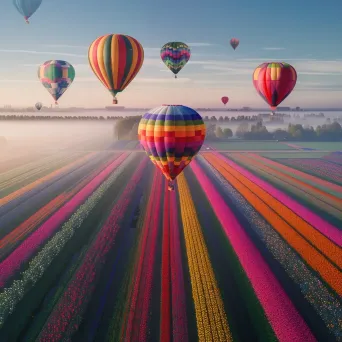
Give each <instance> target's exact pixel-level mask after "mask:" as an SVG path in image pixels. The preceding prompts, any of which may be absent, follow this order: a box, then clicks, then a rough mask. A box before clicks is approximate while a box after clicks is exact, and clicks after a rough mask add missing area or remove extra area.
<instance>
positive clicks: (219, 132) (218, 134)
mask: <svg viewBox="0 0 342 342" xmlns="http://www.w3.org/2000/svg"><path fill="white" fill-rule="evenodd" d="M215 135H216V138H219V139H221V138H223V131H222V128H221V127H220V126H217V127H216V130H215Z"/></svg>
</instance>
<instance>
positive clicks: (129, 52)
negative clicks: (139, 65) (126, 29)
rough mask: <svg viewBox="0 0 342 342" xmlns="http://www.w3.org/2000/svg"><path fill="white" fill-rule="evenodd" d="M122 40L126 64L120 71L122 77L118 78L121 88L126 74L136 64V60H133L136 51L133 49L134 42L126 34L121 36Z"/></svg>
mask: <svg viewBox="0 0 342 342" xmlns="http://www.w3.org/2000/svg"><path fill="white" fill-rule="evenodd" d="M123 41H124V43H125V51H126V66H125V68H124V69H123V72H122V78H121V80H120V88H122V86H123V84H125V83H126V80H127V76H128V75H129V74H130V71H131V70H132V69H134V67H135V65H136V61H134V59H135V58H134V55H135V54H136V52H135V51H134V49H133V45H134V42H133V41H132V40H131V39H129V37H128V36H126V37H123Z"/></svg>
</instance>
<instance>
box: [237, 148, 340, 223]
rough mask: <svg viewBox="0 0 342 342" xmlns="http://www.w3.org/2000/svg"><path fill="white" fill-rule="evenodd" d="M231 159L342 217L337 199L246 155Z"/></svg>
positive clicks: (287, 190)
mask: <svg viewBox="0 0 342 342" xmlns="http://www.w3.org/2000/svg"><path fill="white" fill-rule="evenodd" d="M230 158H231V159H232V160H234V161H236V162H237V163H239V164H242V166H244V167H246V168H247V169H249V170H251V171H252V172H253V173H254V174H257V175H262V176H263V177H266V178H267V180H271V183H275V184H278V185H279V184H280V187H283V188H285V189H286V192H290V193H291V192H292V193H295V194H296V195H299V197H301V198H303V199H304V200H306V201H308V200H309V201H310V203H312V204H313V205H316V207H318V208H319V209H321V210H322V209H323V210H325V211H326V212H327V213H329V214H330V215H332V216H335V217H336V218H337V219H339V218H341V217H342V216H341V215H342V211H341V209H340V205H339V203H338V201H339V199H338V198H337V197H335V196H333V195H331V194H329V193H327V192H325V191H323V190H321V189H318V188H315V187H312V186H311V185H309V184H306V183H304V182H302V181H300V180H297V179H296V178H295V177H291V176H288V175H286V174H283V173H282V172H280V171H278V170H275V169H273V168H270V167H268V166H266V165H264V164H262V163H260V162H258V161H257V160H254V159H251V158H248V157H246V156H244V155H234V156H230Z"/></svg>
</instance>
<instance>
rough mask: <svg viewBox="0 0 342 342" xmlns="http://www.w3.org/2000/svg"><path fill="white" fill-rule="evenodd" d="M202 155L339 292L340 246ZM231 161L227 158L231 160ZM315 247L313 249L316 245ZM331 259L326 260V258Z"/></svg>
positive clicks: (256, 187) (241, 177)
mask: <svg viewBox="0 0 342 342" xmlns="http://www.w3.org/2000/svg"><path fill="white" fill-rule="evenodd" d="M205 158H206V159H207V160H208V161H209V162H210V163H211V164H212V165H213V166H214V167H215V168H216V169H217V170H218V171H219V172H220V173H221V174H222V175H223V176H224V177H225V178H226V179H227V180H228V181H229V182H230V183H231V184H232V185H233V186H234V188H235V189H237V190H238V191H239V192H240V193H241V194H242V195H243V196H244V197H245V198H246V199H247V201H248V202H249V203H251V204H252V205H253V207H254V208H255V209H256V210H257V211H258V212H259V213H260V214H261V215H262V216H263V217H264V218H265V219H266V220H267V221H268V222H269V223H270V224H271V225H272V226H273V227H274V229H275V230H277V231H278V233H279V234H280V235H281V236H282V237H283V238H284V239H285V240H286V241H287V242H288V244H289V245H291V246H292V248H294V249H295V250H296V251H297V252H298V254H299V255H300V256H301V257H302V258H303V259H304V260H305V261H306V262H307V263H308V264H309V265H310V266H311V267H312V268H313V269H314V270H315V271H316V272H318V273H319V274H320V276H321V277H322V278H323V279H324V280H325V281H326V282H327V283H328V284H329V285H330V286H331V288H332V289H334V290H335V291H336V292H337V293H338V294H339V295H342V274H341V272H340V271H339V269H338V267H336V266H335V265H334V264H333V263H332V262H331V260H332V261H334V262H335V264H336V265H341V263H342V256H341V253H342V251H341V249H340V248H339V247H338V246H337V245H335V244H334V243H333V242H332V241H330V240H329V239H327V238H326V237H325V236H324V235H322V234H321V233H319V232H318V231H317V230H315V229H314V228H313V227H312V226H310V225H309V224H308V223H307V222H305V221H304V220H302V219H300V218H299V217H298V216H297V217H296V215H295V213H294V212H292V211H291V210H289V209H288V208H287V207H285V206H284V205H283V204H282V203H281V202H280V201H277V200H276V199H275V198H273V197H272V196H271V195H270V194H269V193H267V192H266V191H265V190H264V189H262V188H261V187H260V186H259V184H258V179H257V178H256V180H255V181H254V180H252V179H250V178H248V177H245V176H244V175H242V174H241V173H240V172H238V171H237V167H238V165H236V167H235V168H234V167H232V166H230V165H229V164H228V162H225V161H223V160H220V158H217V157H215V156H207V155H206V156H205ZM230 162H231V161H229V163H230ZM314 246H315V247H316V248H315V247H314ZM327 257H328V258H329V259H330V260H329V259H328V258H327Z"/></svg>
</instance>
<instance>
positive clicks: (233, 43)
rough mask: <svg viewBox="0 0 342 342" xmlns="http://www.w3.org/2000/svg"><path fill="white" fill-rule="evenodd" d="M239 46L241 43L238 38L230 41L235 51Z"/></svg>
mask: <svg viewBox="0 0 342 342" xmlns="http://www.w3.org/2000/svg"><path fill="white" fill-rule="evenodd" d="M239 44H240V41H239V39H237V38H232V39H231V40H230V45H231V46H232V48H233V49H234V50H235V49H236V48H237V47H238V46H239Z"/></svg>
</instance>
